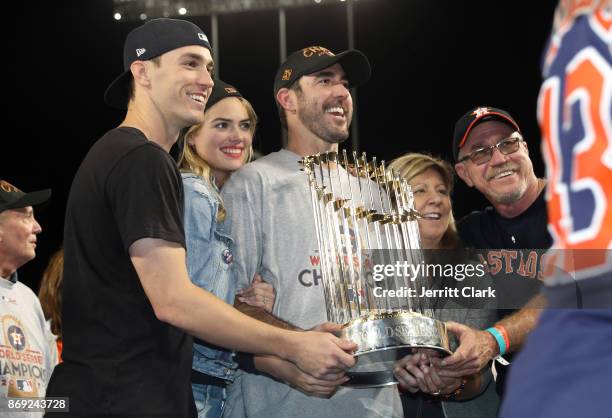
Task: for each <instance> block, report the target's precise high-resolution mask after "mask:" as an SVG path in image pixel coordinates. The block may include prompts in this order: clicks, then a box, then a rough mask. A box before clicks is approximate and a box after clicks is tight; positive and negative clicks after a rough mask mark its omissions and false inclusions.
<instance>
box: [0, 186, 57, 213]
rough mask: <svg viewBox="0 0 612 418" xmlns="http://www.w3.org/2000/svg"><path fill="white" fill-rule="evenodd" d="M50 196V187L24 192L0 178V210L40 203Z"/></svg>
mask: <svg viewBox="0 0 612 418" xmlns="http://www.w3.org/2000/svg"><path fill="white" fill-rule="evenodd" d="M50 197H51V189H45V190H38V191H36V192H31V193H24V192H22V191H21V190H19V189H18V188H17V187H15V186H13V185H12V184H11V183H9V182H8V181H5V180H1V179H0V212H4V211H5V210H8V209H20V208H25V207H26V206H35V205H40V204H41V203H44V202H46V201H47V200H49V198H50Z"/></svg>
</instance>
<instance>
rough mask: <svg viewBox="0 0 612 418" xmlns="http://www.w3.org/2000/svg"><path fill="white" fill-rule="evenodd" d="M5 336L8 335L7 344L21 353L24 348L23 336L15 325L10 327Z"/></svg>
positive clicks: (24, 339) (24, 338) (24, 340)
mask: <svg viewBox="0 0 612 418" xmlns="http://www.w3.org/2000/svg"><path fill="white" fill-rule="evenodd" d="M6 334H7V335H8V341H9V343H10V344H11V346H12V347H13V348H14V349H15V350H17V351H21V350H23V349H24V348H25V347H26V337H25V334H24V333H23V331H22V330H21V328H19V327H18V326H17V325H11V326H10V327H9V328H8V330H7V332H6Z"/></svg>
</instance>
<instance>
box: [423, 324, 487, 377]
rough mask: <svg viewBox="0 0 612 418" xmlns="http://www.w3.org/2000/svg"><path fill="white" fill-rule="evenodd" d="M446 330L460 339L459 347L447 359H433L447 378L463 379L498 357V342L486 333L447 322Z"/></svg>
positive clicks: (440, 372)
mask: <svg viewBox="0 0 612 418" xmlns="http://www.w3.org/2000/svg"><path fill="white" fill-rule="evenodd" d="M446 328H447V330H449V331H450V332H452V333H454V334H455V335H456V336H457V338H458V339H459V347H457V350H456V351H455V352H454V353H453V354H452V355H451V356H449V357H446V358H445V359H441V360H440V359H432V365H434V366H437V367H439V368H440V371H439V374H440V375H441V376H445V377H462V376H469V375H473V374H475V373H477V372H478V371H480V369H482V368H483V367H485V366H486V365H487V364H488V363H489V361H491V359H492V358H493V357H495V356H496V355H497V350H498V346H497V342H496V341H495V339H494V338H493V336H492V335H491V334H489V333H488V332H486V331H478V330H475V329H472V328H470V327H468V326H465V325H462V324H458V323H456V322H452V321H449V322H446Z"/></svg>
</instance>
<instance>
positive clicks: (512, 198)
mask: <svg viewBox="0 0 612 418" xmlns="http://www.w3.org/2000/svg"><path fill="white" fill-rule="evenodd" d="M526 190H527V187H523V188H522V190H521V189H516V190H515V191H513V192H510V193H506V194H503V195H501V196H495V202H496V203H502V204H505V205H508V204H510V203H514V202H517V201H518V200H519V199H520V198H521V197H523V195H524V194H525V191H526Z"/></svg>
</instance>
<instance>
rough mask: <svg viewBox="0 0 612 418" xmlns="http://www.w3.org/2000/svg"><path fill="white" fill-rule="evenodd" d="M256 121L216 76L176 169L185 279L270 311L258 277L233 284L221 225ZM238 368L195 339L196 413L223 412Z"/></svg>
mask: <svg viewBox="0 0 612 418" xmlns="http://www.w3.org/2000/svg"><path fill="white" fill-rule="evenodd" d="M256 124H257V116H256V114H255V111H254V110H253V107H252V106H251V104H250V103H249V102H248V101H247V100H246V99H244V98H243V97H242V95H241V94H240V93H239V92H238V91H237V90H236V88H234V87H233V86H231V85H229V84H227V83H224V82H223V81H220V80H216V81H215V85H214V87H213V89H212V92H211V95H210V97H209V99H208V103H207V105H206V110H205V112H204V121H203V122H202V123H201V124H199V125H195V126H192V127H191V128H190V129H189V130H188V131H187V132H186V134H185V137H184V144H183V149H182V151H181V154H180V159H179V168H180V170H181V175H182V177H183V186H184V192H185V237H186V243H187V270H188V272H189V277H190V278H191V280H192V281H193V282H194V283H195V284H196V285H198V286H200V287H202V288H204V289H206V290H208V291H210V292H212V293H213V294H215V295H216V296H217V297H219V298H221V299H223V300H224V301H225V302H227V303H229V304H233V303H234V297H235V295H236V294H237V293H238V295H239V299H240V300H241V301H242V302H246V303H248V304H250V305H254V306H259V307H261V308H264V309H266V310H268V311H270V310H272V306H273V305H274V296H275V294H274V291H273V289H272V286H270V285H269V284H267V283H264V282H262V281H261V279H260V278H259V277H258V276H256V277H255V279H254V280H253V285H252V286H251V287H250V288H248V289H244V290H242V291H237V289H236V287H235V281H234V280H232V276H231V266H232V261H233V254H232V251H233V248H232V246H233V242H232V239H231V237H230V236H229V235H228V234H227V233H226V232H225V231H226V228H224V226H223V221H224V220H225V209H224V207H223V201H222V200H221V197H220V195H219V189H220V188H221V187H222V186H223V184H224V183H225V181H226V180H227V179H228V178H229V176H230V175H231V174H232V172H234V171H236V170H238V169H239V168H240V167H242V166H243V165H244V164H245V163H246V162H248V161H249V159H250V156H251V153H252V148H251V144H252V142H253V135H254V133H255V126H256ZM236 367H237V364H236V363H235V361H234V359H233V353H232V352H231V351H229V350H225V349H222V348H219V347H216V346H211V345H209V344H206V343H205V342H203V341H200V340H195V344H194V350H193V364H192V375H191V383H192V389H193V394H194V399H195V402H196V408H197V410H198V416H199V417H220V416H221V414H222V413H223V408H224V404H225V398H226V393H225V386H226V384H227V383H228V382H231V381H232V380H233V377H234V371H235V370H236Z"/></svg>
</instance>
